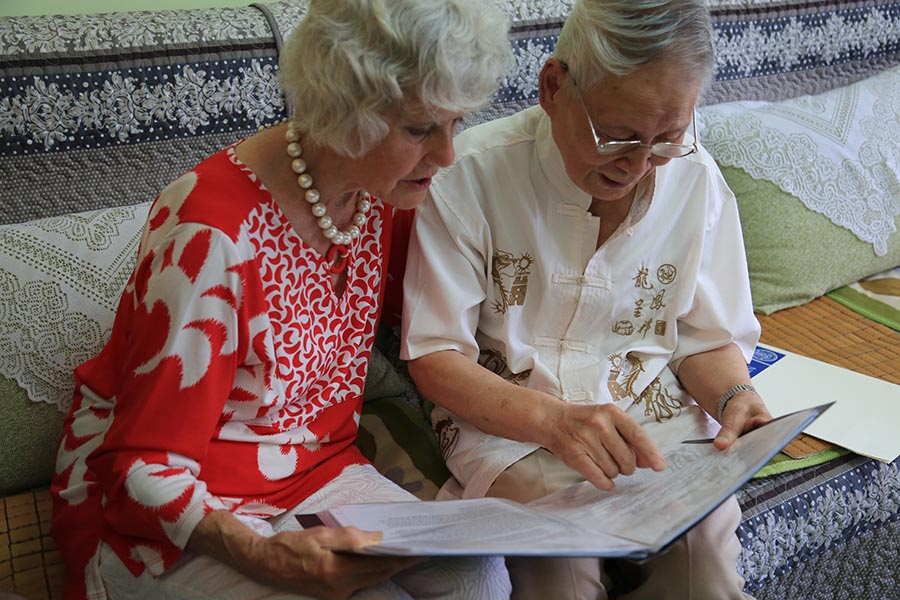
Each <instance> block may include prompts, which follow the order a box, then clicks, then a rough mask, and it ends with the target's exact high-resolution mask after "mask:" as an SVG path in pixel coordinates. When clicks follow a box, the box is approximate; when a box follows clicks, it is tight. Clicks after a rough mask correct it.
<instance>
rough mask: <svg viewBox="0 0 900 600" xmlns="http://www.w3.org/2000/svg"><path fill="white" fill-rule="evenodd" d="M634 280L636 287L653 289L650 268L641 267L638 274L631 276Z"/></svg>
mask: <svg viewBox="0 0 900 600" xmlns="http://www.w3.org/2000/svg"><path fill="white" fill-rule="evenodd" d="M631 279H632V281H634V287H636V288H642V289H645V290H652V289H653V284H652V283H650V269H648V268H647V267H641V268H640V270H639V271H638V273H637V275H635V276H634V277H632V278H631Z"/></svg>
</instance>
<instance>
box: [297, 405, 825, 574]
mask: <svg viewBox="0 0 900 600" xmlns="http://www.w3.org/2000/svg"><path fill="white" fill-rule="evenodd" d="M829 406H830V404H823V405H820V406H815V407H812V408H808V409H805V410H801V411H797V412H794V413H791V414H787V415H784V416H782V417H780V418H778V419H775V420H773V421H771V422H769V423H767V424H766V425H764V426H762V427H760V428H758V429H755V430H753V431H751V432H748V433H746V434H744V435H742V436H741V437H740V438H738V439H737V441H735V443H734V444H733V445H732V446H731V448H729V449H728V450H727V451H721V450H718V449H716V448H715V447H714V446H713V445H712V440H689V441H686V442H683V443H682V444H681V445H680V446H678V447H676V448H673V449H672V450H670V451H669V452H668V453H667V454H666V455H665V458H666V462H667V463H668V468H667V469H666V470H665V471H662V472H659V473H657V472H654V471H652V470H650V469H639V470H638V471H637V472H636V473H635V474H633V475H628V476H619V477H617V478H616V479H615V484H616V487H615V489H614V490H612V491H608V492H607V491H602V490H598V489H597V488H595V487H594V486H593V485H591V484H590V483H587V482H585V483H581V484H578V485H575V486H572V487H569V488H566V489H563V490H559V491H558V492H555V493H553V494H550V495H548V496H545V497H543V498H540V499H538V500H535V501H533V502H530V503H528V504H520V503H517V502H513V501H511V500H503V499H498V498H479V499H471V500H447V501H431V502H420V501H415V502H393V503H371V504H351V505H344V506H336V507H333V508H331V509H329V510H325V511H323V512H320V513H317V514H316V515H298V517H297V518H298V520H299V521H300V523H301V524H302V525H303V526H304V527H308V526H310V525H314V524H317V523H321V524H325V525H327V526H329V527H341V526H350V525H353V526H356V527H358V528H360V529H363V530H369V531H381V532H382V533H383V538H382V540H381V543H379V544H377V545H373V546H367V547H365V548H361V549H359V550H357V551H356V552H358V553H361V554H376V555H409V556H448V555H507V556H510V555H517V556H597V557H628V558H642V557H645V556H648V555H650V554H654V553H656V552H659V551H660V550H662V549H664V548H665V547H666V546H668V545H669V544H670V543H671V542H672V541H674V540H675V539H676V538H678V537H679V536H680V535H681V534H683V533H684V532H685V531H687V530H688V529H690V528H691V527H693V526H694V525H695V524H696V523H697V522H699V521H700V520H702V519H703V518H704V517H705V516H706V515H708V514H709V513H710V512H712V511H713V510H714V509H715V508H716V507H717V506H719V504H721V503H722V502H724V501H725V500H726V499H727V498H728V497H730V496H731V495H732V494H733V493H734V492H735V490H737V489H738V488H739V487H740V486H741V485H743V484H744V483H745V482H746V481H747V480H749V479H750V478H751V477H752V476H753V475H754V474H755V473H756V472H757V471H759V469H760V468H761V467H762V466H763V465H764V464H766V463H767V462H768V461H769V459H771V458H772V457H773V456H774V455H775V454H776V453H778V452H779V451H780V450H781V449H782V448H783V447H784V446H785V445H787V444H788V442H790V441H791V439H793V438H794V436H796V435H797V434H798V433H799V432H800V431H801V430H802V429H804V428H805V427H806V426H807V425H809V423H811V422H812V421H813V420H814V419H816V418H817V417H818V416H819V415H820V414H822V413H823V412H824V411H825V410H826V409H827V408H828V407H829Z"/></svg>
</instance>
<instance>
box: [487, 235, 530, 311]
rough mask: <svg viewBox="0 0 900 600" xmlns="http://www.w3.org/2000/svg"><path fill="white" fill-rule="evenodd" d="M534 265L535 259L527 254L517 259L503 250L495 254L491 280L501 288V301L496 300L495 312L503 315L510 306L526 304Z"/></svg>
mask: <svg viewBox="0 0 900 600" xmlns="http://www.w3.org/2000/svg"><path fill="white" fill-rule="evenodd" d="M532 263H534V258H533V257H532V256H531V255H530V254H527V253H526V254H523V255H521V256H519V257H516V256H513V255H512V254H510V253H509V252H503V251H502V250H498V251H496V252H494V260H493V264H492V265H491V278H492V279H493V280H494V284H495V285H496V286H497V287H499V288H500V299H499V300H495V301H494V304H493V308H494V312H497V313H500V314H501V315H502V314H505V313H506V311H507V310H508V309H509V307H510V306H521V305H522V304H525V293H526V292H527V291H528V276H529V275H531V265H532ZM507 284H509V287H507Z"/></svg>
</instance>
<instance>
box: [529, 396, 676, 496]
mask: <svg viewBox="0 0 900 600" xmlns="http://www.w3.org/2000/svg"><path fill="white" fill-rule="evenodd" d="M545 438H546V439H545V440H544V441H543V442H542V445H543V446H544V447H545V448H547V449H548V450H550V451H551V452H552V453H553V454H555V455H556V456H558V457H559V458H560V460H562V461H563V462H564V463H566V465H568V466H569V467H570V468H572V469H574V470H576V471H578V472H579V473H581V474H582V475H584V477H585V478H586V479H587V480H588V481H590V482H591V483H592V484H594V485H595V486H596V487H597V488H599V489H601V490H612V489H613V488H614V487H615V484H614V483H613V479H614V478H615V477H616V476H617V475H620V474H621V475H631V474H632V473H634V471H635V468H651V469H653V470H654V471H662V470H664V469H665V468H666V461H665V459H663V457H662V454H661V453H660V452H659V450H658V449H657V448H656V446H655V445H654V443H653V442H652V441H651V440H650V437H649V436H648V435H647V434H646V433H645V432H644V430H643V429H642V428H641V426H640V425H638V424H637V422H636V421H635V420H634V419H632V418H631V417H629V416H628V415H627V414H625V413H624V412H623V411H622V410H621V409H620V408H619V407H617V406H616V405H614V404H600V405H579V404H568V403H564V402H560V403H559V405H558V406H557V411H556V414H555V417H554V418H553V419H552V420H551V421H550V422H548V424H547V428H546V434H545Z"/></svg>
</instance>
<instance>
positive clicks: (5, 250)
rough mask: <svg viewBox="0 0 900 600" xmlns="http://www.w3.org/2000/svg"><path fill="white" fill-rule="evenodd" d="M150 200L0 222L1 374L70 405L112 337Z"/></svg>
mask: <svg viewBox="0 0 900 600" xmlns="http://www.w3.org/2000/svg"><path fill="white" fill-rule="evenodd" d="M149 207H150V204H149V202H148V203H143V204H139V205H135V206H123V207H117V208H107V209H101V210H97V211H91V212H85V213H77V214H71V215H65V216H61V217H52V218H48V219H41V220H37V221H31V222H28V223H21V224H16V225H2V226H0V315H2V317H0V376H2V377H6V378H8V379H11V380H14V381H15V382H17V383H18V384H19V386H20V387H21V388H22V389H23V390H25V392H26V393H27V394H28V397H29V398H30V399H31V400H33V401H35V402H46V403H49V404H52V405H54V406H56V407H57V408H59V410H60V412H67V411H68V409H69V405H70V404H71V401H72V391H73V387H74V379H73V377H72V372H73V371H74V370H75V367H76V366H78V365H79V364H81V363H82V362H84V361H85V360H88V359H89V358H91V357H92V356H94V355H96V354H97V353H98V352H99V351H100V349H101V348H102V347H103V344H104V343H105V342H106V340H107V339H108V338H109V334H110V331H111V329H112V323H113V318H114V316H115V309H116V304H117V303H118V301H119V296H120V295H121V293H122V289H123V288H124V287H125V283H126V281H127V280H128V277H129V275H130V274H131V271H132V269H133V268H134V260H135V256H136V255H137V247H138V243H139V242H140V236H141V231H142V228H143V225H144V220H145V219H146V216H147V211H148V210H149Z"/></svg>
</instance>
